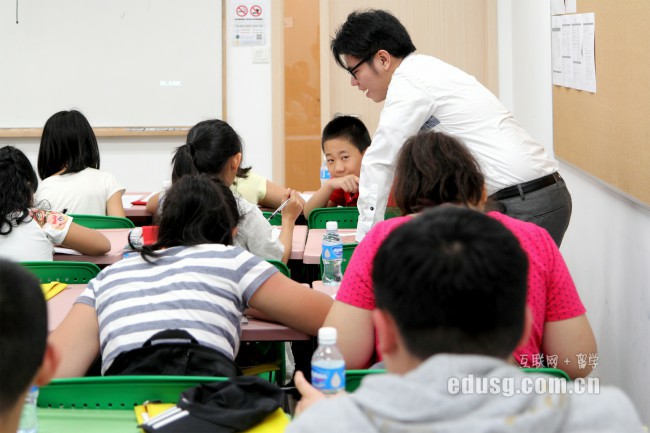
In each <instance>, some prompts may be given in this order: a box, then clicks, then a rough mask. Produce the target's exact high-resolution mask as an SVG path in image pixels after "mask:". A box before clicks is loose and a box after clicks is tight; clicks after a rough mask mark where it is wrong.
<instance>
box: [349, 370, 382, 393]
mask: <svg viewBox="0 0 650 433" xmlns="http://www.w3.org/2000/svg"><path fill="white" fill-rule="evenodd" d="M382 373H386V370H383V369H370V370H345V390H346V391H347V392H353V391H355V390H356V389H357V388H359V385H361V380H362V379H363V378H364V377H366V376H367V375H369V374H382Z"/></svg>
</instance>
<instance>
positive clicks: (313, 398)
mask: <svg viewBox="0 0 650 433" xmlns="http://www.w3.org/2000/svg"><path fill="white" fill-rule="evenodd" d="M293 380H294V382H295V384H296V388H297V389H298V391H299V392H300V395H301V398H300V401H299V402H298V405H297V406H296V413H295V415H296V416H298V415H300V414H301V413H302V412H304V411H305V410H306V409H307V408H309V407H310V406H311V405H312V404H314V403H316V402H317V401H319V400H322V399H324V398H327V396H326V395H325V394H323V393H322V392H320V391H319V390H317V389H316V388H314V387H313V386H311V384H310V383H309V382H307V379H305V376H304V375H303V374H302V371H296V374H295V376H294V377H293Z"/></svg>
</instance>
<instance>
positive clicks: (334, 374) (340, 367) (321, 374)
mask: <svg viewBox="0 0 650 433" xmlns="http://www.w3.org/2000/svg"><path fill="white" fill-rule="evenodd" d="M311 383H312V385H314V387H315V388H317V389H318V390H320V391H321V392H323V393H325V394H336V393H337V392H339V391H343V390H345V360H344V359H343V355H341V352H340V351H339V349H338V347H336V328H330V327H324V328H320V329H319V330H318V348H317V349H316V352H314V356H313V357H312V358H311Z"/></svg>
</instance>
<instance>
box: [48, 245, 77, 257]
mask: <svg viewBox="0 0 650 433" xmlns="http://www.w3.org/2000/svg"><path fill="white" fill-rule="evenodd" d="M54 253H55V254H70V255H73V256H81V255H82V254H81V253H80V252H79V251H77V250H73V249H71V248H63V247H54Z"/></svg>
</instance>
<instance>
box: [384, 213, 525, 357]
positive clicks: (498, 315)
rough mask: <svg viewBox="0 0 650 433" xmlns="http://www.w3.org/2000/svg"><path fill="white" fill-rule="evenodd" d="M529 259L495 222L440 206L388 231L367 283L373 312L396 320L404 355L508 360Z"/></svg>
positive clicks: (518, 331)
mask: <svg viewBox="0 0 650 433" xmlns="http://www.w3.org/2000/svg"><path fill="white" fill-rule="evenodd" d="M527 273H528V260H527V258H526V254H525V253H524V251H523V250H522V248H521V246H520V244H519V241H518V240H517V238H515V236H514V235H513V234H512V233H511V232H510V231H509V230H508V229H506V228H505V227H504V226H503V225H502V224H501V223H500V222H498V221H496V220H495V219H493V218H490V217H489V216H487V215H485V214H482V213H480V212H477V211H474V210H470V209H467V208H461V207H455V206H441V207H437V208H434V209H429V210H426V211H424V212H423V213H422V214H421V215H419V216H417V217H414V218H413V221H410V222H408V223H406V224H404V225H402V226H400V227H398V228H397V229H396V230H395V231H393V232H392V233H391V234H390V235H389V236H388V237H387V238H386V240H385V241H384V243H383V244H382V245H381V247H380V248H379V250H378V252H377V255H376V256H375V260H374V263H373V272H372V280H373V284H374V288H375V296H376V303H377V308H379V309H382V310H385V311H387V312H388V313H389V314H390V315H391V316H392V317H393V318H394V320H395V322H396V324H397V327H398V328H399V332H400V334H401V336H402V338H403V339H404V342H405V345H406V346H407V349H408V350H409V351H410V352H411V353H412V354H413V355H415V356H417V357H418V358H420V359H426V358H428V357H430V356H432V355H435V354H437V353H459V354H479V355H487V356H493V357H498V358H507V357H508V356H510V355H511V353H512V351H513V350H514V349H515V348H516V346H517V343H518V342H519V340H520V338H521V336H522V333H523V330H524V322H525V319H524V317H525V305H526V293H527Z"/></svg>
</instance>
